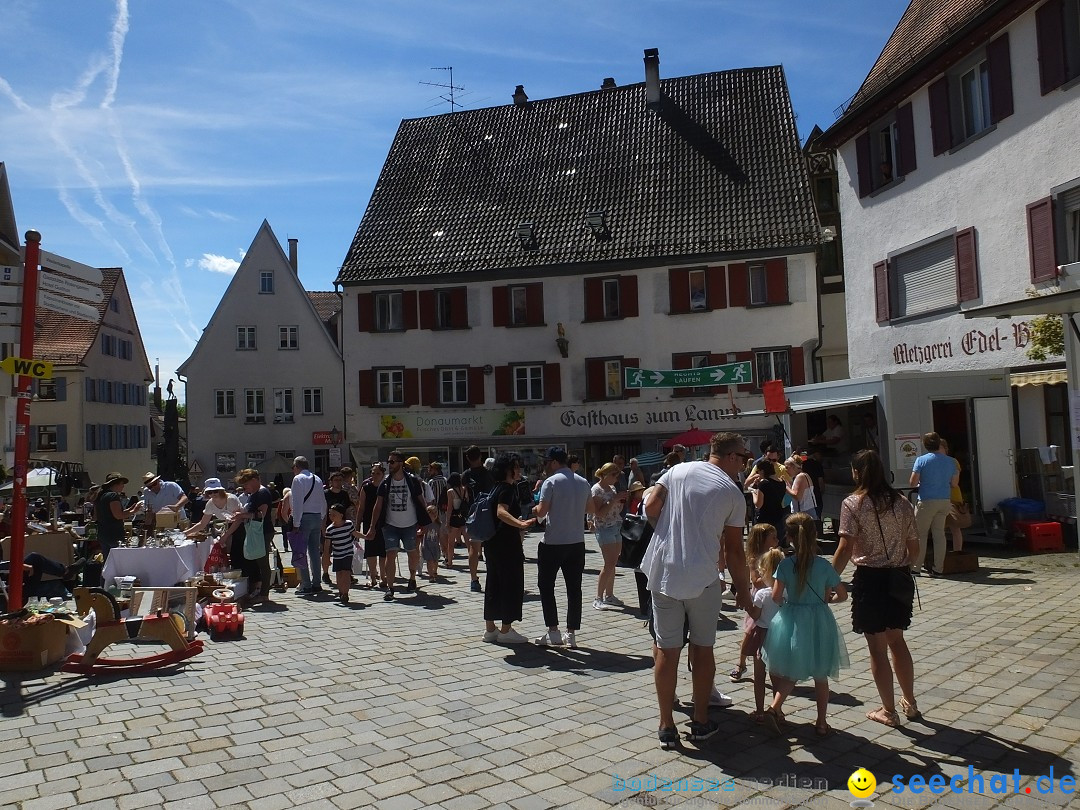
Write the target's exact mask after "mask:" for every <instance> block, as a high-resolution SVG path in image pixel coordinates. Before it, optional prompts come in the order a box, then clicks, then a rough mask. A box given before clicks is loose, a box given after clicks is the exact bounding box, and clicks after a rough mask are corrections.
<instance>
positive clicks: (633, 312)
mask: <svg viewBox="0 0 1080 810" xmlns="http://www.w3.org/2000/svg"><path fill="white" fill-rule="evenodd" d="M637 294H638V293H637V276H619V312H621V313H622V316H623V317H624V318H636V317H637V316H638V301H637Z"/></svg>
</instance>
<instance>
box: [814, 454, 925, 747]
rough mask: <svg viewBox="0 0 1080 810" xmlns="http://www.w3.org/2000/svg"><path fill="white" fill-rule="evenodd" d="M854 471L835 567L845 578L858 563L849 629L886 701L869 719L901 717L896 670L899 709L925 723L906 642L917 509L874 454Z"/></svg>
mask: <svg viewBox="0 0 1080 810" xmlns="http://www.w3.org/2000/svg"><path fill="white" fill-rule="evenodd" d="M851 473H852V477H853V479H854V481H855V492H854V493H853V494H851V495H849V496H848V497H847V498H845V499H844V503H843V506H842V507H841V509H840V532H839V534H840V544H839V546H838V547H837V549H836V554H835V555H833V568H835V569H836V572H837V573H838V574H842V573H843V571H844V568H845V567H846V566H847V564H848V560H852V561H853V562H854V563H855V576H854V578H853V580H852V583H853V593H852V597H851V624H852V629H853V630H854V631H855V632H856V633H862V634H863V636H864V637H865V638H866V645H867V647H868V648H869V650H870V673H871V674H872V675H873V676H874V683H875V685H876V686H877V690H878V695H879V697H880V698H881V707H880V708H877V709H874V710H873V711H870V712H867V714H866V717H867V718H868V719H870V720H873V721H874V722H877V723H882V724H883V725H886V726H893V727H895V726H898V725H899V724H900V716H899V715H898V714H897V712H896V708H897V705H896V703H895V702H894V694H893V673H894V672H895V674H896V681H897V683H898V684H899V685H900V691H901V693H902V694H903V697H901V698H900V703H899V706H900V710H901V711H902V712H903V713H904V714H905V715H906V716H907V718H908V719H909V720H917V719H918V718H919V717H921V714H920V712H919V707H918V704H916V702H915V665H914V663H913V662H912V660H911V651H910V650H909V649H908V646H907V642H906V641H905V640H904V631H905V630H906V629H907V628H908V627H910V626H911V603H912V599H913V591H914V586H913V584H912V579H911V564H912V561H913V560H914V559H915V555H916V554H917V553H918V550H919V536H918V533H917V532H916V530H915V510H914V509H913V508H912V506H911V504H910V503H909V502H908V500H907V499H906V498H905V497H903V496H902V495H901V494H900V493H899V492H897V491H896V490H895V489H893V488H892V487H891V486H889V483H888V481H887V480H886V478H885V468H884V466H883V465H882V463H881V457H880V456H879V455H878V454H877V452H876V451H874V450H863V451H861V452H859V453H856V454H855V457H854V458H853V459H852V461H851ZM890 653H891V654H892V663H891V665H890V662H889V654H890Z"/></svg>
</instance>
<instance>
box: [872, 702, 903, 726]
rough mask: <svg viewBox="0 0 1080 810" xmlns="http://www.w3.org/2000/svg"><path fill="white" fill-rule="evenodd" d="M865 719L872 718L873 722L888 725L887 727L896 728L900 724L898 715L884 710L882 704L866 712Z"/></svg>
mask: <svg viewBox="0 0 1080 810" xmlns="http://www.w3.org/2000/svg"><path fill="white" fill-rule="evenodd" d="M866 719H867V720H873V721H874V722H875V723H881V725H883V726H888V727H889V728H896V727H897V726H899V725H900V715H898V714H897V713H896V712H887V711H885V707H883V706H882V707H880V708H877V709H874V710H873V711H870V712H867V713H866Z"/></svg>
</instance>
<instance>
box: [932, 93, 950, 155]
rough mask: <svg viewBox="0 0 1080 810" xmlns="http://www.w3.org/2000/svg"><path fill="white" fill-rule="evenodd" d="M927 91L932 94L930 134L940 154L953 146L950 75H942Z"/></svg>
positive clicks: (935, 148) (935, 152)
mask: <svg viewBox="0 0 1080 810" xmlns="http://www.w3.org/2000/svg"><path fill="white" fill-rule="evenodd" d="M927 92H928V93H929V95H930V134H931V136H932V141H933V144H934V154H935V155H940V154H942V153H943V152H948V151H949V150H950V149H952V147H953V134H952V112H951V110H950V109H949V79H948V77H947V76H942V77H941V78H940V79H938V80H937V81H936V82H934V83H933V84H932V85H930V87H928V88H927Z"/></svg>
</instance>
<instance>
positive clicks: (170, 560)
mask: <svg viewBox="0 0 1080 810" xmlns="http://www.w3.org/2000/svg"><path fill="white" fill-rule="evenodd" d="M210 545H211V544H210V542H209V541H206V542H202V543H188V544H187V545H184V546H176V547H171V548H114V549H113V550H112V551H111V552H109V559H108V560H106V561H105V569H104V571H102V576H103V577H104V580H105V587H108V586H109V585H112V584H113V577H137V578H138V580H139V584H140V586H141V587H143V588H149V587H154V586H157V587H166V586H169V585H175V584H176V583H177V582H181V581H183V580H185V579H188V578H189V577H193V576H195V575H196V574H201V573H202V570H203V565H204V564H205V563H206V558H207V557H208V556H209V554H210Z"/></svg>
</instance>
